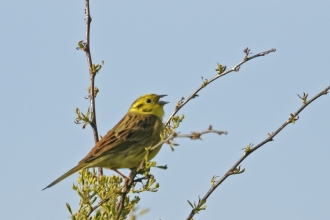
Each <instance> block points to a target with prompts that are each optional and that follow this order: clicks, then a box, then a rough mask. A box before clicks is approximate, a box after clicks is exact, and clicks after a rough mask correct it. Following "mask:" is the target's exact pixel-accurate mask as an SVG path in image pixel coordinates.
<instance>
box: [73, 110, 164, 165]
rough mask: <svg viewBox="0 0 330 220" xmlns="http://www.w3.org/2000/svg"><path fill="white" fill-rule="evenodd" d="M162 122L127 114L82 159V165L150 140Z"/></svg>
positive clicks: (156, 118) (154, 117)
mask: <svg viewBox="0 0 330 220" xmlns="http://www.w3.org/2000/svg"><path fill="white" fill-rule="evenodd" d="M157 122H160V123H162V122H161V120H160V119H159V118H158V117H157V116H155V115H147V114H146V115H142V114H126V115H125V117H124V118H123V119H122V120H120V121H119V122H118V124H117V125H116V126H115V127H114V128H113V129H111V130H110V131H109V132H108V133H107V134H106V135H105V136H104V137H102V139H101V140H100V141H99V142H98V143H97V144H96V145H95V146H94V147H93V149H92V150H91V151H90V152H89V153H88V154H87V156H86V157H85V158H84V159H82V160H81V161H80V162H79V164H80V163H89V162H91V161H93V160H95V159H97V158H100V157H102V156H104V155H106V154H109V153H114V152H118V151H122V150H126V149H127V148H129V147H130V146H131V145H133V144H135V143H137V142H139V141H141V140H144V139H145V138H150V136H151V135H152V134H153V132H154V126H155V124H156V123H157Z"/></svg>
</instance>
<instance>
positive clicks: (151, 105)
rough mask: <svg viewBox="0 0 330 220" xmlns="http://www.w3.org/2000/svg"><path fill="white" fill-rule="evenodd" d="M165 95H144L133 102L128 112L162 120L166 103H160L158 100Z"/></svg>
mask: <svg viewBox="0 0 330 220" xmlns="http://www.w3.org/2000/svg"><path fill="white" fill-rule="evenodd" d="M164 96H166V95H156V94H146V95H143V96H141V97H139V98H138V99H136V100H135V102H133V104H132V105H131V107H130V108H129V110H128V112H131V113H132V112H134V113H140V114H153V115H156V116H157V117H159V118H160V119H163V116H164V108H163V107H164V105H165V104H167V103H168V102H164V101H160V100H159V99H160V98H162V97H164Z"/></svg>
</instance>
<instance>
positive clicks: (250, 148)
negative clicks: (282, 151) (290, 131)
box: [187, 86, 330, 220]
mask: <svg viewBox="0 0 330 220" xmlns="http://www.w3.org/2000/svg"><path fill="white" fill-rule="evenodd" d="M328 90H330V86H328V87H327V88H325V89H324V90H323V91H322V92H320V93H319V94H317V95H316V96H314V97H313V98H312V99H310V100H309V101H306V99H305V98H301V99H302V100H303V105H302V106H301V107H300V108H299V109H298V110H297V111H296V112H295V113H293V114H290V116H291V117H290V118H289V119H288V120H287V121H286V122H284V123H283V124H282V125H281V126H280V127H279V128H278V129H277V130H276V131H275V132H273V133H272V134H268V138H266V139H265V140H264V141H262V142H261V143H259V144H258V145H256V146H254V147H253V146H252V144H250V145H249V146H248V147H246V148H245V150H244V154H243V156H241V158H239V159H238V161H237V162H236V163H235V164H234V165H233V166H232V167H231V168H230V169H229V170H228V171H227V172H226V174H225V175H223V176H222V177H221V178H220V179H219V180H218V181H214V184H213V185H212V186H211V188H210V189H209V191H208V192H207V193H206V194H205V196H204V197H203V198H202V200H201V201H204V202H206V200H207V198H208V197H209V196H210V195H211V194H212V192H213V191H214V190H215V189H216V188H217V187H218V186H219V185H220V184H221V183H222V182H223V181H225V179H227V177H229V176H231V175H233V174H239V173H242V172H244V169H243V170H240V167H239V165H240V163H242V161H243V160H244V159H245V158H247V157H248V156H249V155H250V154H251V153H252V152H254V151H255V150H257V149H258V148H260V147H261V146H263V145H264V144H266V143H268V142H269V141H273V138H274V137H275V136H276V135H277V134H278V133H279V132H280V131H282V130H283V129H284V128H285V127H286V126H287V125H288V124H290V123H295V121H297V120H298V119H299V117H298V115H299V113H300V112H301V111H302V110H304V108H306V107H307V105H309V104H310V103H312V102H313V101H314V100H316V99H317V98H319V97H321V96H322V95H326V94H327V93H328ZM304 97H306V98H307V96H305V95H304ZM195 214H196V210H194V209H193V210H192V211H191V212H190V214H189V215H188V217H187V220H189V219H191V218H192V217H193V216H194V215H195Z"/></svg>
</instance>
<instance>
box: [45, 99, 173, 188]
mask: <svg viewBox="0 0 330 220" xmlns="http://www.w3.org/2000/svg"><path fill="white" fill-rule="evenodd" d="M164 96H166V95H156V94H147V95H143V96H141V97H139V98H138V99H136V100H135V102H133V104H132V105H131V107H130V108H129V110H128V112H127V113H126V115H125V116H124V117H123V119H121V120H120V121H119V122H118V123H117V124H116V125H115V126H114V127H113V128H112V129H111V130H110V131H108V133H107V134H106V135H105V136H104V137H102V139H101V140H100V141H99V142H97V143H96V145H95V146H94V147H93V148H92V150H91V151H90V152H89V153H88V154H87V155H86V157H84V158H83V159H82V160H81V161H80V162H79V163H78V165H77V166H75V167H74V168H72V169H71V170H69V171H68V172H66V173H65V174H63V175H62V176H60V177H59V178H58V179H56V180H55V181H54V182H52V183H51V184H49V185H48V186H47V187H45V188H44V189H47V188H49V187H52V186H54V185H55V184H57V183H58V182H60V181H62V180H63V179H65V178H66V177H68V176H70V175H71V174H73V173H75V172H77V171H79V170H81V169H84V168H90V167H104V168H108V169H112V170H116V169H120V168H135V167H138V166H139V165H140V163H141V162H142V160H143V158H144V156H145V155H146V150H145V148H146V147H151V146H154V145H156V144H157V143H158V142H159V141H160V140H161V137H160V134H161V132H162V131H163V122H162V119H163V116H164V108H163V107H164V105H165V104H167V103H168V102H165V101H161V100H160V99H161V98H162V97H164ZM159 150H160V147H158V148H156V149H155V150H153V151H151V152H150V154H149V158H148V159H149V160H151V159H152V158H154V157H155V156H156V154H157V153H158V152H159Z"/></svg>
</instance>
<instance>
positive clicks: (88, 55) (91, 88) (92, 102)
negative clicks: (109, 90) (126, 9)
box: [84, 0, 103, 176]
mask: <svg viewBox="0 0 330 220" xmlns="http://www.w3.org/2000/svg"><path fill="white" fill-rule="evenodd" d="M85 14H86V19H85V20H86V36H85V37H86V41H85V45H84V46H85V49H84V51H85V53H86V58H87V64H88V69H89V79H90V86H89V91H88V92H89V100H90V108H89V109H90V113H91V123H90V125H91V127H92V129H93V134H94V142H95V144H96V143H97V142H98V141H99V135H98V131H97V124H96V112H95V87H94V79H95V75H96V74H95V72H93V62H92V55H91V52H90V25H91V21H92V17H91V15H90V10H89V0H85ZM98 174H99V176H101V175H103V170H102V168H101V167H99V169H98Z"/></svg>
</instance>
